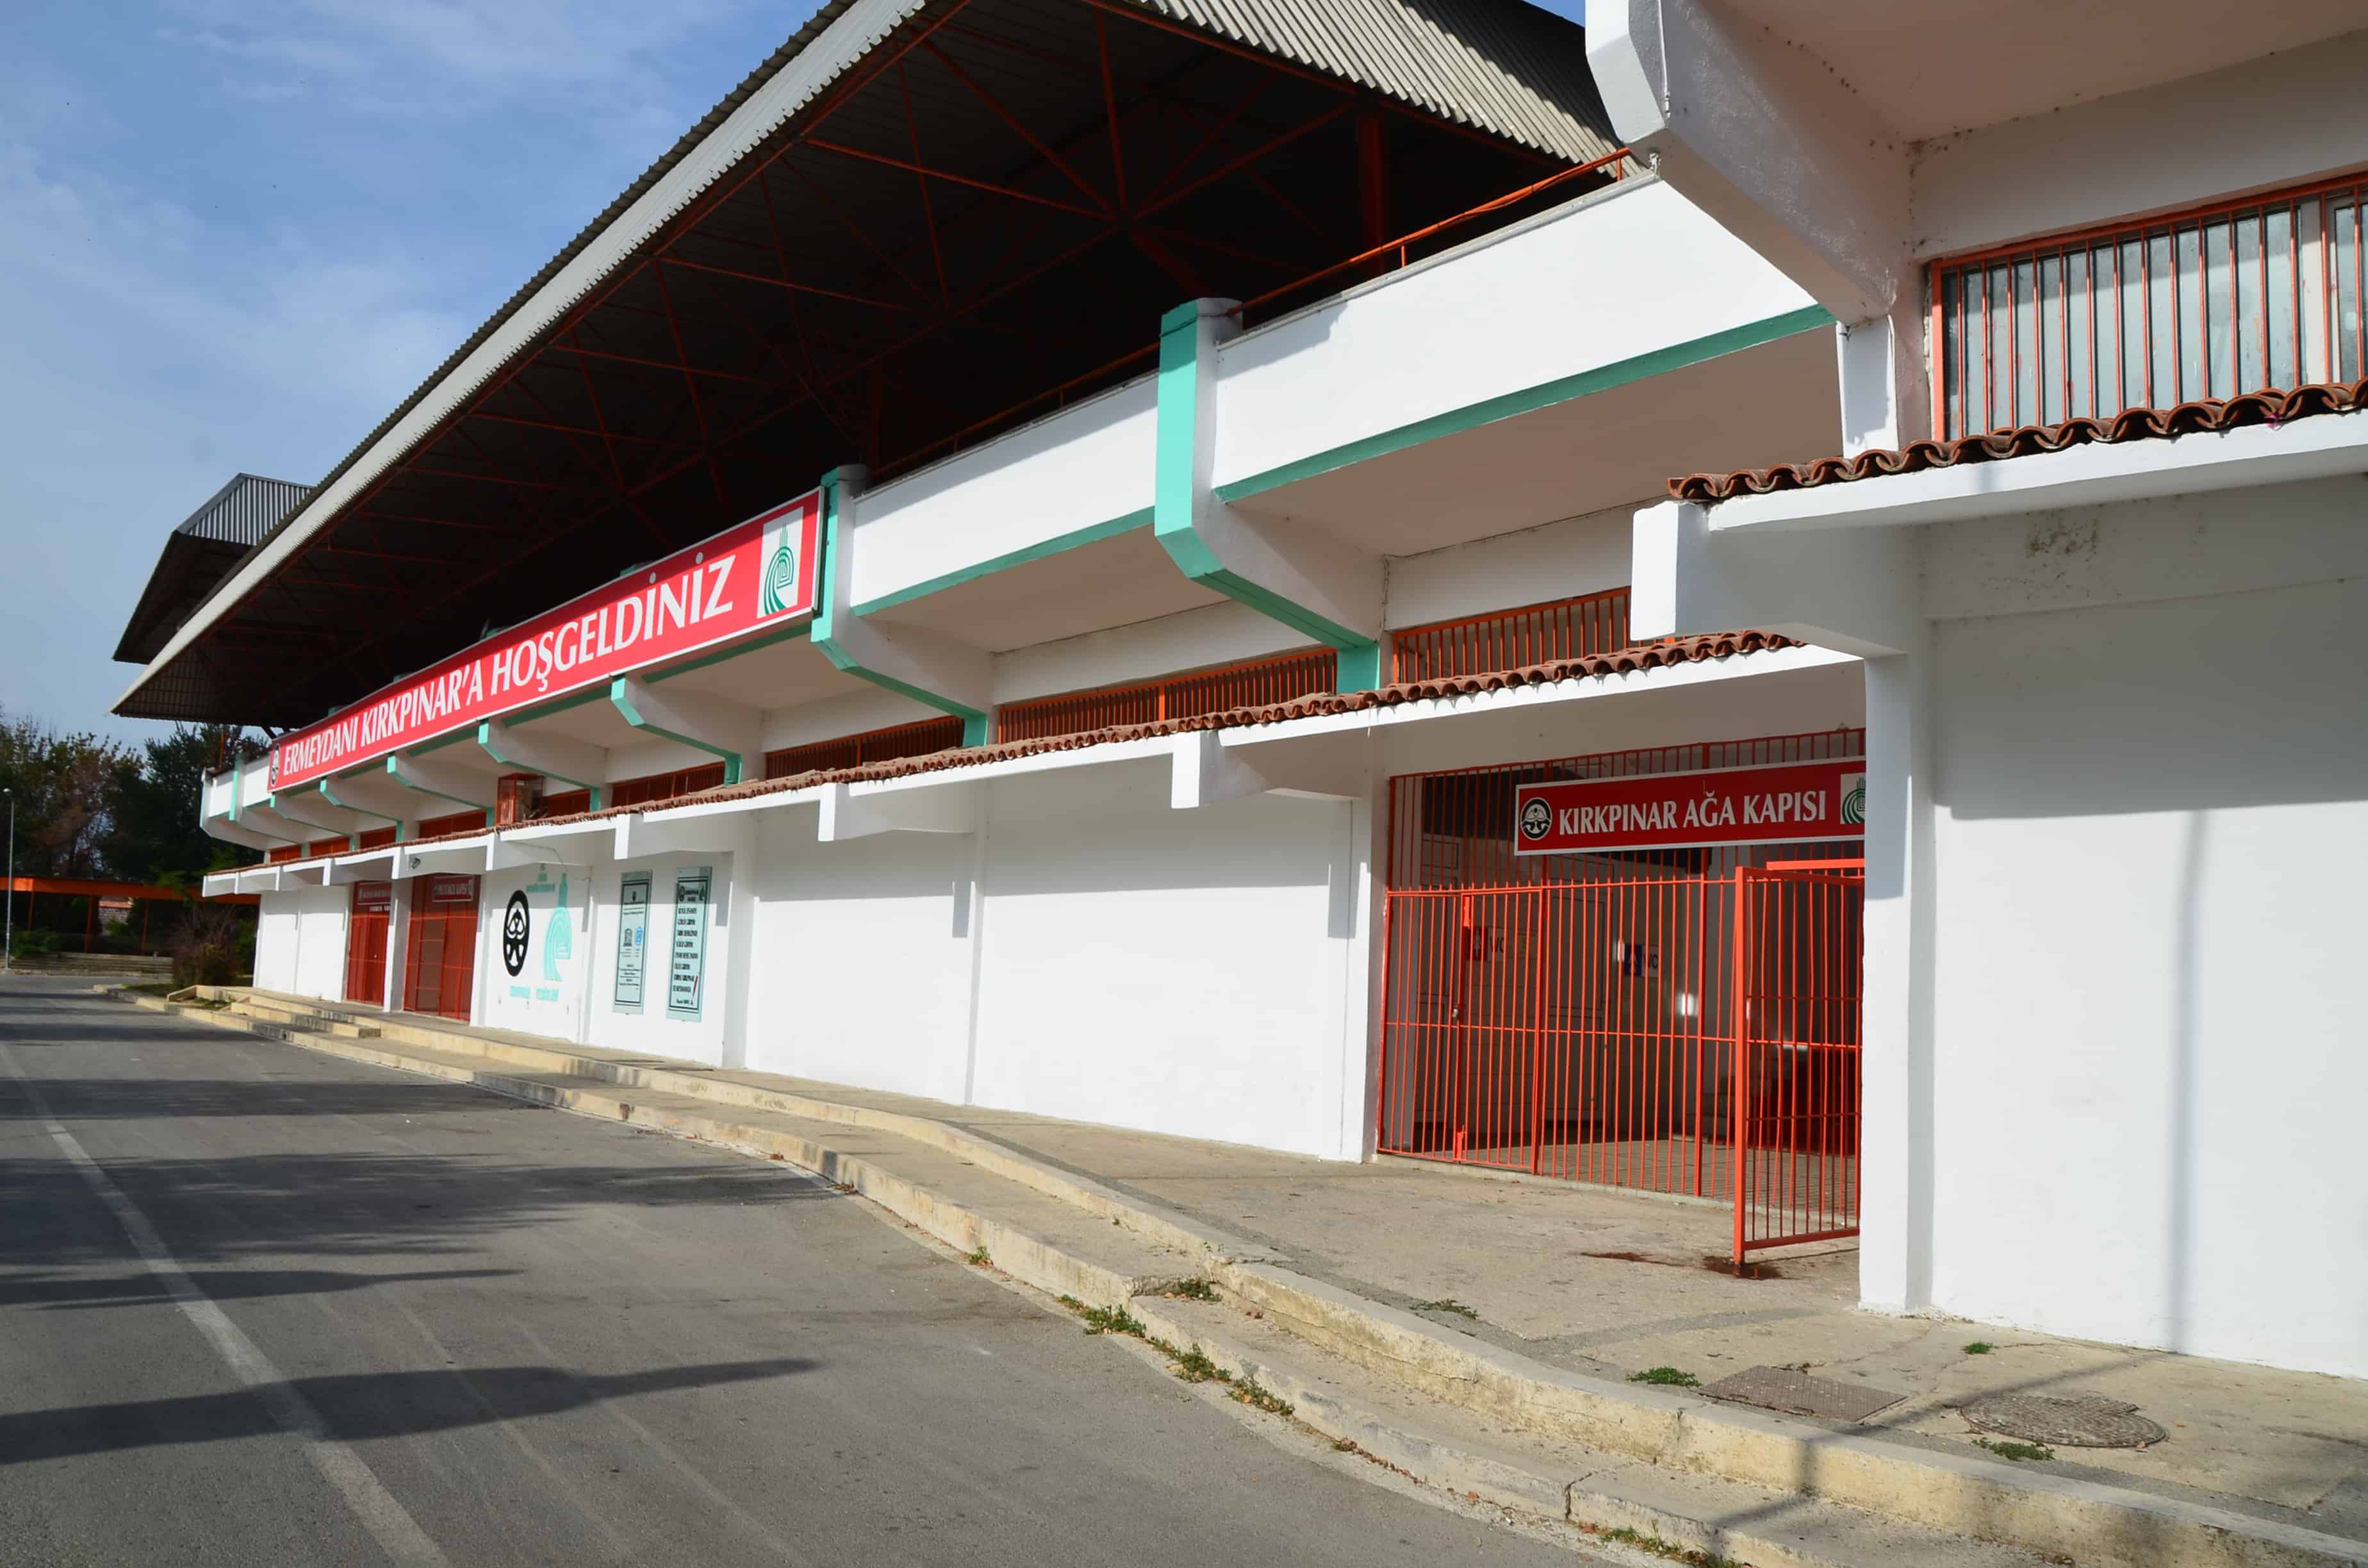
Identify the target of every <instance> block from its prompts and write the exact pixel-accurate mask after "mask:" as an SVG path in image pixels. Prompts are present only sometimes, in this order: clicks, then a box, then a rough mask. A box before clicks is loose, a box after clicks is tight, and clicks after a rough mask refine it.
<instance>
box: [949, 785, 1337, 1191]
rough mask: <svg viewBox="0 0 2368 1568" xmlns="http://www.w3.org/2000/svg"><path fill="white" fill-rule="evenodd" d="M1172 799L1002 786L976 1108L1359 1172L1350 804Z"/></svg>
mask: <svg viewBox="0 0 2368 1568" xmlns="http://www.w3.org/2000/svg"><path fill="white" fill-rule="evenodd" d="M1155 775H1156V777H1155ZM1166 796H1167V780H1166V778H1165V777H1164V770H1161V769H1159V768H1157V767H1156V766H1152V765H1143V766H1138V767H1099V768H1090V769H1078V770H1074V771H1071V772H1069V773H1066V774H1053V775H1045V776H1042V778H1036V779H1030V780H1022V781H1019V782H1018V783H1013V784H1008V785H999V786H997V787H996V792H995V811H994V823H993V827H992V829H991V831H990V835H989V839H988V844H987V856H986V860H987V872H986V879H985V882H986V894H987V896H986V915H985V929H984V941H985V947H984V953H983V962H982V969H981V982H980V988H981V994H980V997H979V1019H978V1033H979V1038H978V1062H977V1070H976V1098H977V1099H978V1101H979V1103H981V1104H983V1105H992V1106H1002V1107H1009V1108H1026V1109H1029V1110H1034V1111H1040V1112H1043V1113H1046V1114H1049V1115H1053V1116H1063V1117H1073V1118H1076V1119H1082V1120H1086V1121H1098V1122H1108V1123H1113V1124H1116V1125H1119V1126H1127V1127H1141V1128H1151V1129H1156V1130H1158V1131H1166V1132H1174V1133H1181V1134H1184V1135H1186V1136H1190V1137H1199V1138H1217V1139H1224V1140H1227V1141H1230V1142H1244V1143H1255V1144H1259V1145H1262V1146H1265V1147H1269V1148H1275V1149H1286V1150H1291V1151H1293V1152H1296V1153H1307V1154H1316V1155H1323V1156H1328V1157H1334V1158H1355V1157H1356V1156H1357V1154H1358V1153H1359V1150H1358V1148H1357V1147H1355V1146H1353V1145H1349V1146H1344V1138H1343V1131H1342V1127H1341V1121H1342V1119H1341V1117H1340V1114H1339V1107H1340V1105H1341V1103H1342V1100H1343V1098H1344V1096H1345V1094H1347V1093H1358V1094H1361V1085H1362V1075H1363V1071H1364V1065H1363V1064H1364V1061H1365V1052H1364V1050H1363V1047H1362V1044H1361V1040H1360V1041H1359V1042H1358V1043H1356V1044H1354V1045H1353V1046H1352V1047H1350V1048H1349V1051H1346V1052H1345V1053H1344V1042H1343V1039H1342V1029H1343V1011H1342V1009H1343V1004H1344V998H1345V993H1346V989H1347V987H1348V986H1349V983H1350V980H1351V976H1350V972H1349V970H1348V967H1347V965H1348V961H1349V957H1350V955H1351V953H1352V951H1353V952H1355V953H1357V954H1358V955H1361V951H1362V941H1361V937H1360V934H1359V932H1358V931H1357V929H1356V926H1355V920H1354V910H1355V908H1356V899H1355V892H1356V890H1355V887H1354V879H1353V875H1352V867H1353V865H1354V857H1355V846H1354V845H1352V842H1351V835H1352V831H1353V829H1352V822H1351V813H1350V810H1349V805H1348V804H1347V803H1345V802H1341V801H1304V800H1286V799H1280V798H1266V799H1253V800H1246V801H1231V802H1228V803H1226V804H1224V805H1218V806H1210V807H1204V808H1202V809H1201V810H1198V811H1183V812H1179V811H1172V810H1170V809H1169V808H1168V806H1167V799H1166ZM1360 961H1361V958H1360ZM1358 979H1359V980H1361V973H1360V974H1359V976H1358ZM1360 1033H1361V1031H1360ZM1344 1054H1348V1055H1352V1056H1353V1058H1354V1062H1353V1066H1354V1076H1353V1078H1352V1080H1351V1081H1352V1082H1353V1084H1354V1085H1356V1087H1355V1088H1354V1089H1349V1088H1346V1087H1345V1086H1344V1084H1343V1082H1342V1066H1343V1058H1344Z"/></svg>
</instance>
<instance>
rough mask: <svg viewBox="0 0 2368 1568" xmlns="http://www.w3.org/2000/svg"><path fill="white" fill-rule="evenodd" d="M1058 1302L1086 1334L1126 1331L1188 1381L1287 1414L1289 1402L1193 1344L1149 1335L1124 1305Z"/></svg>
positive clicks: (1270, 1411) (1272, 1412) (1068, 1299)
mask: <svg viewBox="0 0 2368 1568" xmlns="http://www.w3.org/2000/svg"><path fill="white" fill-rule="evenodd" d="M1061 1304H1062V1305H1063V1306H1064V1307H1066V1308H1068V1309H1069V1310H1070V1311H1071V1312H1075V1313H1076V1314H1077V1315H1078V1316H1079V1317H1081V1318H1083V1319H1085V1321H1086V1332H1087V1334H1127V1335H1133V1336H1134V1337H1135V1338H1137V1339H1140V1340H1142V1341H1143V1342H1144V1344H1145V1345H1148V1346H1151V1347H1152V1348H1153V1349H1154V1350H1156V1351H1158V1352H1159V1353H1160V1354H1161V1355H1162V1356H1165V1357H1167V1358H1168V1360H1170V1361H1172V1362H1174V1363H1175V1364H1176V1375H1177V1376H1178V1377H1179V1378H1182V1379H1183V1380H1184V1381H1186V1382H1188V1383H1205V1382H1220V1383H1223V1384H1224V1385H1225V1392H1226V1393H1228V1394H1229V1395H1231V1396H1232V1397H1233V1398H1235V1399H1237V1400H1240V1401H1241V1402H1242V1403H1244V1404H1247V1405H1250V1406H1252V1407H1254V1408H1256V1409H1258V1410H1263V1411H1265V1412H1266V1413H1267V1414H1268V1415H1290V1414H1291V1411H1292V1405H1291V1402H1290V1401H1289V1400H1287V1399H1284V1398H1283V1397H1282V1396H1281V1395H1280V1394H1278V1393H1276V1392H1274V1391H1273V1390H1271V1389H1269V1388H1267V1387H1265V1386H1264V1385H1262V1384H1261V1383H1259V1381H1258V1380H1257V1379H1256V1378H1253V1377H1250V1376H1248V1375H1247V1374H1245V1375H1243V1376H1241V1377H1238V1378H1237V1377H1235V1375H1234V1374H1233V1373H1231V1372H1228V1371H1227V1370H1225V1369H1224V1368H1223V1367H1220V1366H1218V1365H1217V1363H1216V1362H1214V1361H1212V1360H1211V1359H1210V1358H1209V1355H1208V1352H1206V1351H1204V1350H1202V1349H1201V1347H1200V1346H1197V1345H1195V1346H1192V1348H1191V1349H1190V1350H1178V1348H1176V1346H1173V1345H1170V1344H1169V1343H1168V1342H1167V1341H1166V1340H1164V1339H1155V1338H1153V1337H1152V1335H1151V1330H1150V1329H1149V1328H1148V1327H1147V1326H1145V1324H1144V1321H1143V1320H1142V1319H1141V1318H1139V1317H1136V1316H1135V1315H1134V1314H1133V1313H1132V1312H1128V1311H1127V1310H1126V1309H1125V1308H1124V1307H1089V1306H1087V1305H1086V1303H1085V1302H1083V1301H1079V1300H1077V1299H1076V1297H1075V1296H1064V1297H1062V1298H1061Z"/></svg>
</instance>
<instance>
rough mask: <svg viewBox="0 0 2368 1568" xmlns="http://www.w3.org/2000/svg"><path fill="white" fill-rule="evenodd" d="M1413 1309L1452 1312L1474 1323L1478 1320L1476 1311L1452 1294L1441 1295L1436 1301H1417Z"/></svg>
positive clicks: (1478, 1316)
mask: <svg viewBox="0 0 2368 1568" xmlns="http://www.w3.org/2000/svg"><path fill="white" fill-rule="evenodd" d="M1414 1310H1415V1311H1417V1312H1453V1313H1454V1314H1455V1315H1456V1316H1457V1317H1460V1318H1470V1319H1471V1320H1472V1321H1473V1322H1474V1323H1478V1322H1479V1321H1480V1314H1479V1313H1478V1312H1474V1311H1473V1310H1472V1309H1471V1308H1470V1307H1467V1306H1465V1305H1464V1304H1463V1302H1461V1301H1457V1300H1455V1299H1454V1298H1453V1297H1452V1296H1441V1297H1440V1299H1439V1300H1438V1301H1417V1302H1416V1303H1415V1304H1414Z"/></svg>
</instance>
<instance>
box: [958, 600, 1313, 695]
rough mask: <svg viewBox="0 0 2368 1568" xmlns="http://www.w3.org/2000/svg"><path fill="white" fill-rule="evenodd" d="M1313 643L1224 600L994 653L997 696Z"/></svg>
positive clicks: (1105, 682)
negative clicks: (1220, 602) (1149, 618)
mask: <svg viewBox="0 0 2368 1568" xmlns="http://www.w3.org/2000/svg"><path fill="white" fill-rule="evenodd" d="M1306 646H1308V639H1307V637H1306V636H1305V634H1304V633H1302V632H1299V631H1293V630H1292V628H1290V627H1288V626H1285V625H1283V624H1282V623H1281V621H1278V620H1274V619H1269V617H1267V616H1264V615H1260V614H1259V613H1258V611H1257V610H1254V609H1252V608H1249V606H1247V605H1245V604H1237V603H1235V601H1233V600H1231V599H1227V600H1226V601H1224V603H1223V604H1213V605H1204V606H1202V607H1201V608H1199V609H1188V610H1184V611H1181V612H1180V613H1178V614H1176V615H1164V616H1161V617H1159V618H1158V619H1156V620H1139V621H1136V622H1135V623H1133V625H1131V626H1118V627H1112V628H1111V629H1110V631H1094V632H1088V633H1087V635H1085V636H1083V637H1068V638H1064V639H1062V640H1061V641H1060V642H1039V643H1037V644H1036V645H1035V646H1034V647H1031V648H1019V649H1015V650H1013V651H1012V652H1010V653H997V654H996V656H995V699H996V701H997V702H1017V701H1019V700H1020V699H1023V698H1030V697H1043V696H1048V695H1050V694H1052V693H1054V692H1063V691H1082V690H1085V689H1087V688H1088V687H1098V686H1120V685H1123V684H1125V683H1127V682H1129V681H1139V680H1156V679H1157V678H1158V677H1159V676H1167V675H1173V674H1175V673H1176V672H1178V671H1179V670H1190V669H1197V668H1200V667H1201V666H1203V665H1221V664H1229V663H1232V662H1233V661H1235V660H1237V659H1255V658H1258V657H1261V656H1263V655H1265V654H1268V653H1285V652H1289V651H1292V650H1295V649H1300V648H1304V647H1306Z"/></svg>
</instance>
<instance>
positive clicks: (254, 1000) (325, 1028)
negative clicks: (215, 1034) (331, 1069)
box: [229, 996, 379, 1040]
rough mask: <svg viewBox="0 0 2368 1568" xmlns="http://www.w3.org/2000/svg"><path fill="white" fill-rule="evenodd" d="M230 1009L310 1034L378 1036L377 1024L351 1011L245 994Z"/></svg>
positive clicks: (355, 1036) (244, 1015)
mask: <svg viewBox="0 0 2368 1568" xmlns="http://www.w3.org/2000/svg"><path fill="white" fill-rule="evenodd" d="M229 1011H231V1012H233V1013H236V1014H238V1015H239V1016H240V1017H248V1018H255V1019H257V1020H258V1021H260V1022H263V1023H268V1024H275V1025H278V1026H279V1027H280V1028H289V1029H301V1030H303V1031H304V1032H306V1033H310V1034H325V1035H335V1036H336V1037H338V1038H340V1039H344V1040H376V1039H377V1038H378V1036H379V1029H378V1027H377V1026H376V1025H375V1024H365V1023H359V1022H357V1021H355V1019H354V1018H353V1017H352V1016H351V1015H348V1014H345V1013H341V1012H331V1011H328V1010H326V1009H324V1008H317V1007H301V1006H296V1005H294V1004H292V1003H283V1002H279V1001H274V1000H270V999H268V998H265V997H260V996H246V997H243V998H241V999H240V1000H238V1001H236V1002H233V1003H232V1004H231V1005H230V1008H229Z"/></svg>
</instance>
